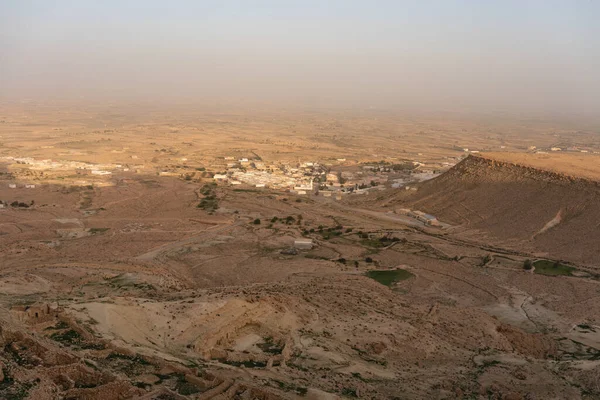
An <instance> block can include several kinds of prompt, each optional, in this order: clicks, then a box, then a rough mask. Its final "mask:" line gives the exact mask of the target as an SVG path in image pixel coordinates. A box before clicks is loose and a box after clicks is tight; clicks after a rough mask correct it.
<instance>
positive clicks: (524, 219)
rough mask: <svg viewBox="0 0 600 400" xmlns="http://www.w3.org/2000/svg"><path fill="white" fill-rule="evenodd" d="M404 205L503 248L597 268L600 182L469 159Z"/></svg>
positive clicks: (507, 163)
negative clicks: (539, 254) (523, 247)
mask: <svg viewBox="0 0 600 400" xmlns="http://www.w3.org/2000/svg"><path fill="white" fill-rule="evenodd" d="M405 201H406V202H407V203H408V204H410V206H411V207H413V208H415V209H420V210H424V211H426V212H429V213H431V214H434V215H436V216H437V217H438V218H439V219H440V220H442V221H446V222H449V223H452V224H454V225H460V226H463V227H465V228H468V229H469V230H472V231H473V232H472V233H473V234H474V235H481V240H483V241H489V242H491V243H497V244H502V245H503V246H508V247H510V246H515V247H516V246H525V248H529V250H531V251H533V252H540V253H547V254H548V255H549V256H552V257H557V258H562V259H565V260H569V261H573V262H577V263H584V264H587V265H590V266H600V240H598V238H599V236H598V235H599V234H598V229H599V228H600V226H599V224H600V183H598V182H596V181H593V180H589V179H585V178H580V177H575V176H570V175H566V174H561V173H557V172H552V171H545V170H541V169H537V168H533V167H529V166H524V165H518V164H515V163H509V162H504V161H497V160H493V159H489V158H484V157H475V156H469V157H467V158H466V159H465V160H463V161H462V162H460V163H459V164H457V165H456V166H454V167H453V168H452V169H450V170H449V171H448V172H446V173H445V174H443V175H441V176H439V177H438V178H436V179H433V180H431V181H428V182H425V183H424V184H423V185H422V186H421V187H420V188H419V190H418V192H416V193H415V194H414V195H412V196H410V197H409V198H406V199H405Z"/></svg>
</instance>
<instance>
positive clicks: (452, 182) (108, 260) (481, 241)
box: [0, 128, 600, 400]
mask: <svg viewBox="0 0 600 400" xmlns="http://www.w3.org/2000/svg"><path fill="white" fill-rule="evenodd" d="M23 129H25V128H23ZM140 129H141V128H140ZM224 129H225V128H224ZM42 130H43V129H42ZM108 133H111V134H112V133H114V132H104V131H99V133H97V134H96V135H100V136H101V135H104V134H108ZM172 134H173V133H172V132H170V131H169V133H168V135H167V134H162V133H160V132H157V133H156V140H162V144H161V145H160V146H162V148H167V145H166V144H167V143H168V142H169V141H171V142H172V139H171V138H172V136H169V135H172ZM82 135H83V133H82ZM125 136H126V135H125ZM125 136H124V139H123V140H126V141H129V142H128V143H133V142H132V140H133V139H135V137H136V136H135V133H131V136H127V137H125ZM450 136H451V135H450ZM61 137H62V136H61V134H60V133H57V136H56V138H61ZM56 138H55V139H56ZM8 139H9V140H7V142H9V143H10V146H11V147H10V149H9V150H10V151H14V150H15V149H21V150H22V151H23V152H25V153H27V151H31V152H34V150H31V149H34V148H35V152H37V153H36V156H39V157H42V156H43V154H45V152H46V151H47V152H51V151H54V150H53V149H52V148H44V149H43V151H42V150H39V149H38V148H37V147H35V143H33V142H28V143H27V144H26V145H27V146H31V149H28V148H20V147H19V146H20V144H19V141H18V138H17V137H11V138H8ZM47 139H48V142H44V143H46V144H45V145H44V146H46V145H47V146H48V147H51V146H53V145H52V144H49V143H55V142H52V141H51V138H50V137H47ZM55 139H52V140H55ZM153 140H154V139H153ZM232 140H233V139H232ZM314 140H315V141H318V140H319V139H318V138H314ZM390 140H391V139H390ZM448 140H450V139H448ZM481 140H482V142H483V141H484V140H483V138H482V139H481ZM109 142H110V141H108V140H107V141H102V142H98V143H99V144H98V146H96V147H94V148H93V152H94V154H92V153H89V154H87V155H86V157H90V159H86V161H94V160H91V158H93V157H96V156H95V154H98V157H97V158H98V159H102V161H103V162H121V161H120V159H118V157H125V155H123V154H125V153H115V154H117V156H115V157H117V158H115V159H112V158H111V157H112V156H111V154H113V153H112V151H113V150H114V149H113V150H110V151H109V150H108V149H109V147H106V148H104V147H102V146H109V144H110V143H109ZM68 143H69V146H71V145H72V142H68ZM195 143H196V144H199V143H200V140H199V139H198V140H197V142H195ZM228 143H229V142H228ZM382 143H383V142H382ZM341 144H343V141H337V142H336V146H340V145H341ZM57 145H58V144H57ZM263 145H264V146H268V143H263ZM420 145H422V143H421V144H420ZM73 146H75V145H73ZM82 146H86V144H85V143H84V144H83V145H82ZM149 146H154V145H152V144H150V145H149ZM186 146H187V145H186ZM141 147H143V146H141ZM183 148H184V146H183V145H181V146H180V149H178V150H177V151H174V153H173V154H174V155H173V157H177V160H179V161H174V160H175V158H173V160H168V163H174V162H177V163H180V164H181V163H183V161H181V157H182V156H184V155H185V156H187V155H188V154H185V153H183V150H181V149H183ZM419 149H420V147H419ZM5 150H6V149H5ZM438 150H439V151H445V150H443V149H441V150H440V149H438ZM6 151H8V150H6ZM123 151H125V150H123ZM127 151H128V152H129V153H131V154H133V153H136V154H138V153H139V154H140V158H142V157H145V158H147V159H148V160H147V161H144V162H146V163H149V165H159V164H160V163H161V162H164V163H165V165H167V161H166V160H167V158H166V157H167V156H166V155H164V154H163V153H166V152H162V151H160V150H157V149H154V148H153V147H143V148H140V150H139V151H137V150H136V151H133V150H132V149H128V150H127ZM179 151H181V152H179ZM194 151H195V152H197V153H201V149H197V151H196V150H194ZM226 151H229V149H227V150H221V152H223V153H224V152H226ZM277 151H279V150H274V153H273V154H276V152H277ZM323 151H325V150H323ZM369 151H370V150H369ZM414 151H415V152H416V151H418V149H417V147H415V149H414ZM452 151H454V150H452ZM69 154H71V153H69ZM155 154H156V156H155ZM64 157H67V156H64ZM69 157H70V156H69ZM126 157H127V159H132V158H131V155H130V154H127V155H126ZM161 157H163V158H164V159H163V158H161ZM503 157H505V158H504V159H499V158H491V157H468V158H466V159H465V160H464V161H463V162H461V163H460V164H458V165H456V166H455V167H454V168H452V169H451V170H449V171H448V172H447V173H445V174H443V175H441V176H439V177H438V178H435V179H433V180H430V181H425V182H423V183H420V184H417V185H415V187H414V189H415V190H405V189H403V188H401V189H391V188H389V187H388V188H387V189H385V188H382V190H379V189H377V190H373V191H372V192H371V193H370V194H365V195H361V196H354V197H351V196H348V197H350V198H347V199H344V200H342V201H337V200H334V199H332V198H325V197H323V196H314V195H311V196H308V195H305V196H297V195H294V194H291V193H285V192H281V191H275V190H271V189H268V188H255V187H246V186H238V187H234V186H228V185H223V184H217V183H215V182H213V181H212V179H210V177H209V176H206V174H202V173H201V172H200V170H199V169H198V170H196V169H194V170H195V171H198V174H196V173H194V177H193V178H192V179H186V177H185V176H178V175H177V174H175V175H173V176H163V175H161V174H160V173H156V172H154V173H149V172H148V171H146V172H144V170H141V172H137V173H133V172H132V171H127V172H125V171H123V172H122V173H119V174H117V173H115V175H114V176H109V177H103V178H102V179H104V180H103V181H102V182H104V183H105V184H103V185H100V184H96V181H94V184H87V185H79V184H75V183H76V181H78V180H80V179H82V178H81V176H79V175H73V176H68V175H65V173H64V172H60V173H58V172H57V173H55V174H54V175H53V176H52V179H46V178H47V175H48V174H49V172H44V175H42V174H41V173H36V174H33V175H28V172H27V171H29V169H27V167H26V166H24V165H23V164H19V165H17V167H15V168H16V169H14V168H13V169H11V168H12V167H10V166H6V165H2V166H1V168H0V172H2V174H1V175H0V200H2V201H3V204H6V206H5V207H4V208H2V209H1V210H0V327H1V329H0V371H1V373H0V398H7V399H36V400H37V399H98V400H101V399H102V400H104V399H129V398H139V399H157V400H158V399H162V400H166V399H213V398H214V399H304V398H306V399H339V398H365V399H464V398H472V399H490V398H491V399H595V398H600V385H599V376H600V317H599V316H600V302H598V298H600V283H599V282H600V278H599V274H598V273H599V271H598V263H599V262H600V260H599V259H598V254H600V251H599V249H598V243H599V242H598V234H597V228H598V221H599V220H600V218H599V217H600V215H599V213H600V211H599V204H600V203H599V202H598V190H599V189H598V183H597V182H596V181H595V180H594V179H593V176H592V175H589V174H583V175H578V174H577V171H576V170H575V169H573V168H572V167H570V169H569V171H568V173H563V172H560V171H549V170H548V169H544V168H542V167H541V166H540V165H533V164H532V163H525V162H523V161H522V160H519V161H518V162H517V161H510V159H509V158H507V157H509V156H508V155H503ZM519 157H523V156H519ZM590 157H593V156H592V155H590ZM154 158H156V161H152V160H154ZM585 160H595V159H594V158H586V159H585ZM136 162H137V161H136ZM545 162H546V163H547V162H548V161H547V160H546V161H545ZM169 165H170V164H169ZM206 165H209V164H206ZM187 167H189V168H190V169H192V167H191V166H187ZM199 168H200V167H199ZM201 168H202V169H205V167H201ZM17 169H18V171H17ZM591 169H593V168H591ZM150 171H153V170H150ZM202 172H206V171H202ZM27 177H29V178H30V179H32V182H34V183H35V186H34V187H26V186H24V185H23V184H22V182H21V181H19V185H18V186H17V187H14V188H13V187H10V185H11V184H14V183H15V182H17V180H26V179H29V178H27ZM17 178H18V179H17ZM207 203H210V205H211V207H205V206H203V205H206V204H207ZM402 208H410V209H413V210H421V211H423V212H426V213H430V214H433V215H435V216H436V217H438V219H439V221H441V223H443V224H442V225H440V226H427V225H424V224H423V223H421V222H416V220H414V219H411V218H409V217H407V216H405V215H404V216H402V215H400V214H398V213H397V212H395V211H398V210H399V209H402ZM299 238H303V239H310V240H312V242H313V243H314V247H313V248H312V249H310V250H308V249H296V248H294V241H295V240H296V239H299Z"/></svg>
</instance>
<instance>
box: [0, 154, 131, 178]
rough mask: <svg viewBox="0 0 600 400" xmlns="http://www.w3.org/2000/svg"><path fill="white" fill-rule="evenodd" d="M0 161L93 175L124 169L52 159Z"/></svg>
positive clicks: (7, 159) (8, 159)
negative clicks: (84, 172)
mask: <svg viewBox="0 0 600 400" xmlns="http://www.w3.org/2000/svg"><path fill="white" fill-rule="evenodd" d="M0 161H5V162H9V163H16V164H25V165H27V166H28V168H30V169H32V170H42V171H43V170H75V171H82V170H89V171H90V173H91V174H93V175H110V174H111V172H110V171H107V170H114V169H118V168H122V165H121V164H89V163H85V162H80V161H67V160H58V161H53V160H50V159H46V160H36V159H35V158H32V157H0Z"/></svg>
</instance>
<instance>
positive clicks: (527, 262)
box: [523, 260, 533, 271]
mask: <svg viewBox="0 0 600 400" xmlns="http://www.w3.org/2000/svg"><path fill="white" fill-rule="evenodd" d="M531 268H533V263H532V262H531V260H525V262H524V263H523V269H526V270H527V271H529V270H530V269H531Z"/></svg>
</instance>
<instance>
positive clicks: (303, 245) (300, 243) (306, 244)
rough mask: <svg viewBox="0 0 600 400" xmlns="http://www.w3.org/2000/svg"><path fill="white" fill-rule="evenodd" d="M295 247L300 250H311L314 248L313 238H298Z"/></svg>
mask: <svg viewBox="0 0 600 400" xmlns="http://www.w3.org/2000/svg"><path fill="white" fill-rule="evenodd" d="M294 247H295V248H297V249H299V250H310V249H312V248H313V241H312V239H296V240H294Z"/></svg>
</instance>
